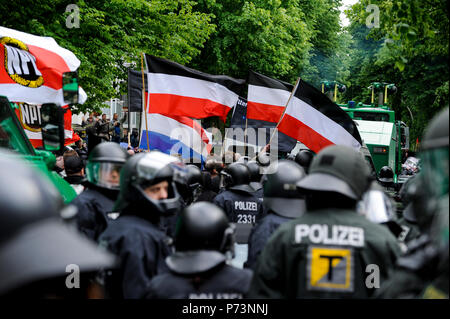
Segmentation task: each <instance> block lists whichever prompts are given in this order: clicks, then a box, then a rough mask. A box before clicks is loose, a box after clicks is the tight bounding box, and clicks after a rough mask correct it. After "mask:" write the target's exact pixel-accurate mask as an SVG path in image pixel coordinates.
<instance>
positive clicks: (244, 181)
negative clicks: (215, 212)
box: [220, 163, 254, 193]
mask: <svg viewBox="0 0 450 319" xmlns="http://www.w3.org/2000/svg"><path fill="white" fill-rule="evenodd" d="M220 176H221V181H220V185H221V187H225V188H226V189H230V190H237V191H244V192H248V193H252V192H254V190H253V189H252V188H251V187H250V185H249V183H250V172H249V169H248V168H247V166H245V164H242V163H231V164H230V165H228V166H227V167H226V168H225V169H223V170H222V171H221V172H220Z"/></svg>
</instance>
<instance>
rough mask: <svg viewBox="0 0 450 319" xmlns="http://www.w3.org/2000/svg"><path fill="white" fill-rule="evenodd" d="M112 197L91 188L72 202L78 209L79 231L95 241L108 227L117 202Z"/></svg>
mask: <svg viewBox="0 0 450 319" xmlns="http://www.w3.org/2000/svg"><path fill="white" fill-rule="evenodd" d="M111 195H112V194H109V193H108V192H107V191H105V192H103V191H101V190H99V189H97V188H94V187H90V186H89V187H88V188H87V189H85V190H84V191H83V192H82V193H81V194H80V195H78V196H77V197H76V198H75V199H74V200H73V201H72V202H71V204H72V205H75V206H76V207H77V208H78V213H77V215H76V221H77V227H78V230H79V231H80V232H82V233H83V234H85V235H86V236H87V237H88V238H90V239H92V240H94V241H95V240H97V239H98V236H99V235H100V234H101V233H102V232H103V231H104V230H105V229H106V227H107V226H108V221H109V220H110V219H109V217H108V214H109V213H111V212H112V209H113V206H114V200H115V199H113V198H112V196H111Z"/></svg>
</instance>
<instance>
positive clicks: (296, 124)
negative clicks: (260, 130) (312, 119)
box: [278, 114, 334, 153]
mask: <svg viewBox="0 0 450 319" xmlns="http://www.w3.org/2000/svg"><path fill="white" fill-rule="evenodd" d="M278 130H279V131H280V132H283V133H284V134H286V135H288V136H290V137H292V138H295V139H296V140H298V141H301V142H302V143H303V144H305V146H306V147H308V148H309V149H311V150H312V151H313V152H315V153H318V152H319V151H320V150H321V149H322V148H324V147H326V146H328V145H333V144H334V143H333V142H331V141H329V140H328V139H326V138H325V137H323V136H322V135H320V134H319V133H317V132H316V131H314V130H313V129H312V128H311V127H309V126H308V125H306V124H304V123H303V122H301V121H299V120H298V119H297V118H295V117H293V116H290V115H289V114H285V115H284V117H283V120H282V121H281V123H280V125H279V126H278Z"/></svg>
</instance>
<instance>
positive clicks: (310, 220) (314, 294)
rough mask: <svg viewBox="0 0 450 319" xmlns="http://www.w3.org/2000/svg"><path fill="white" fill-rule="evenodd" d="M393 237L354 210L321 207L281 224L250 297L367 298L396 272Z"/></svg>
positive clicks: (397, 252) (396, 250)
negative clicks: (394, 269) (394, 270)
mask: <svg viewBox="0 0 450 319" xmlns="http://www.w3.org/2000/svg"><path fill="white" fill-rule="evenodd" d="M399 255H400V248H399V246H398V244H397V241H396V239H395V237H394V236H393V235H392V234H391V233H390V232H389V230H388V229H387V228H386V227H384V226H381V225H377V224H374V223H372V222H370V221H369V220H367V219H366V218H365V217H363V216H360V215H358V214H357V213H356V212H354V211H352V210H345V209H322V210H317V211H313V212H309V213H305V214H304V215H303V216H301V217H300V218H297V219H295V220H293V221H291V222H288V223H285V224H283V225H281V226H280V227H279V228H278V230H277V231H276V232H275V233H274V234H273V236H272V237H271V239H270V240H269V242H268V243H267V245H266V247H265V248H264V250H263V252H262V254H261V255H260V257H259V259H258V261H257V264H256V266H255V268H254V276H253V280H252V283H251V287H250V292H249V297H250V298H368V297H370V296H372V295H373V293H374V291H375V290H376V288H377V287H379V286H378V284H381V285H382V284H383V282H384V281H385V280H386V279H387V278H389V276H390V275H391V274H392V271H393V267H394V264H395V262H396V259H397V256H399Z"/></svg>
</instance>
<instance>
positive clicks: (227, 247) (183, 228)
mask: <svg viewBox="0 0 450 319" xmlns="http://www.w3.org/2000/svg"><path fill="white" fill-rule="evenodd" d="M174 245H175V250H176V253H175V254H173V255H171V256H169V257H167V259H166V263H167V265H168V267H169V269H171V270H172V271H174V272H177V273H181V274H192V273H201V272H204V271H207V270H209V269H211V268H214V267H215V266H217V265H219V264H222V263H224V262H225V260H226V255H225V254H226V253H227V252H232V250H233V247H234V228H233V225H231V224H229V222H228V219H227V217H226V215H225V213H224V212H223V210H222V209H221V208H219V207H217V206H216V205H214V204H211V203H208V202H197V203H195V204H192V205H191V206H188V207H187V208H185V209H184V210H183V212H182V213H181V215H180V216H179V218H178V220H177V226H176V229H175V238H174Z"/></svg>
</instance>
